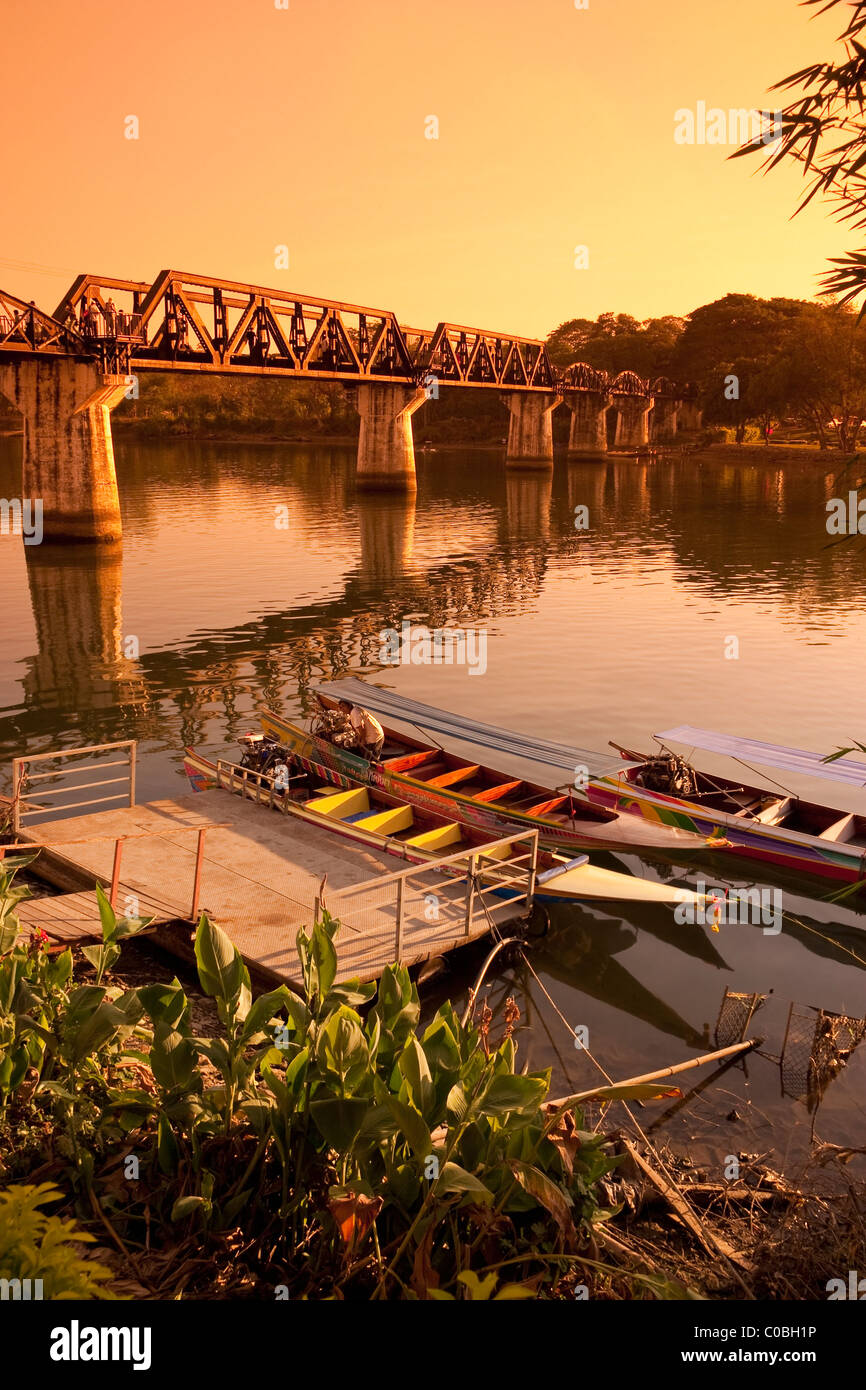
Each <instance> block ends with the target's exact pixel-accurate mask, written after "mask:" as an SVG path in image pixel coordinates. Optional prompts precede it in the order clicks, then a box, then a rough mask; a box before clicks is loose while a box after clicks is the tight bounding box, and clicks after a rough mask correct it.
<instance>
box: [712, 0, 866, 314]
mask: <svg viewBox="0 0 866 1390" xmlns="http://www.w3.org/2000/svg"><path fill="white" fill-rule="evenodd" d="M800 3H801V4H802V5H805V6H807V7H809V8H810V9H814V8H815V7H816V6H820V12H821V13H823V12H824V11H826V10H831V9H835V8H836V7H837V6H838V5H840V4H841V3H842V0H800ZM844 3H845V6H846V9H847V10H848V11H849V12H850V13H849V16H848V22H847V24H846V26H845V28H844V29H843V31H842V33H841V34H840V35H839V38H838V42H839V43H843V44H844V45H845V56H844V58H842V59H829V60H828V61H826V62H818V63H812V64H810V65H809V66H808V67H806V68H801V69H800V70H799V71H798V72H795V73H791V74H790V75H789V76H788V77H784V78H782V79H781V81H779V82H776V83H775V84H774V86H773V87H772V88H771V89H770V90H771V91H773V92H777V91H797V93H798V94H797V96H796V97H795V98H794V100H793V101H791V102H790V103H789V104H788V106H786V107H785V108H784V110H783V111H782V118H781V138H780V139H779V140H778V141H777V142H775V143H774V144H772V145H771V146H770V152H769V154H768V155H767V158H766V160H765V162H764V166H763V167H764V170H765V172H769V171H770V170H771V169H775V168H776V167H777V165H779V164H780V163H782V161H785V160H793V161H794V163H795V164H798V165H799V166H800V168H801V170H802V173H803V176H804V178H806V179H807V181H808V189H807V192H806V193H805V195H804V197H803V198H802V199H801V201H800V204H799V206H798V207H797V209H796V211H797V212H800V211H802V209H803V208H805V207H806V206H808V204H809V203H811V201H812V199H813V198H815V197H816V196H817V195H820V196H822V197H823V198H826V199H827V200H828V201H829V202H830V204H831V205H832V207H833V209H834V215H835V216H836V218H837V219H838V220H839V221H841V222H845V223H847V224H848V225H849V226H850V227H851V228H852V229H854V230H856V231H863V230H864V228H866V122H864V105H863V103H864V90H866V47H864V46H863V44H862V43H861V42H860V39H859V38H858V35H861V34H862V33H863V31H864V29H866V0H844ZM756 148H759V149H763V148H766V147H765V146H761V145H758V146H756V145H755V144H754V142H750V143H749V144H746V145H743V146H742V148H741V149H738V150H735V152H734V154H733V155H732V156H731V158H732V159H737V158H741V157H742V156H743V155H746V154H750V153H754V151H755V149H756ZM830 264H831V265H833V266H834V267H835V269H833V270H829V271H827V272H825V274H824V276H823V277H822V278H823V283H824V285H825V288H826V290H827V291H829V292H830V293H832V294H834V295H836V296H838V297H839V298H840V302H842V303H848V302H850V301H851V300H854V299H856V298H857V297H858V296H859V295H860V294H863V293H864V292H866V250H860V251H854V252H851V253H850V254H849V255H847V256H841V257H832V258H831V261H830ZM864 307H866V301H864ZM862 312H863V310H862V309H861V314H862Z"/></svg>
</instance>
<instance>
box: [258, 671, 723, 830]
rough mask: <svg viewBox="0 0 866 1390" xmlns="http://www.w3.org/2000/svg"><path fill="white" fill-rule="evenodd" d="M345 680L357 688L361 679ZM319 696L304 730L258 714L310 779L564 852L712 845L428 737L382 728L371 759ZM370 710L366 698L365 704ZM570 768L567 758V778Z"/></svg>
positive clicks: (332, 705)
mask: <svg viewBox="0 0 866 1390" xmlns="http://www.w3.org/2000/svg"><path fill="white" fill-rule="evenodd" d="M340 684H343V682H341V683H340ZM345 684H347V685H349V684H351V685H355V686H358V685H360V682H357V681H354V682H348V681H347V682H345ZM370 693H371V694H375V691H373V690H371V692H370ZM318 699H319V701H320V703H321V717H320V718H317V719H316V720H315V721H314V723H313V728H312V729H311V730H310V731H306V730H304V729H302V728H301V727H300V726H299V725H297V724H293V723H292V722H291V721H290V720H288V719H285V718H283V716H282V715H279V714H275V713H273V712H272V711H267V712H266V713H264V714H263V715H262V728H263V729H264V731H265V733H266V734H267V735H268V736H270V737H271V738H273V739H275V740H277V741H278V742H279V743H280V744H281V745H283V746H284V747H285V748H286V749H287V750H288V751H289V752H290V753H291V754H292V756H293V757H294V758H295V759H296V761H297V762H298V763H299V764H300V765H301V766H302V767H304V768H305V769H306V770H307V771H308V772H310V773H312V774H313V775H314V776H317V777H324V778H328V779H333V778H337V779H348V780H347V782H346V784H347V785H348V783H349V782H352V783H354V782H365V783H367V784H368V785H370V786H374V787H378V788H380V790H382V791H386V792H389V793H391V794H392V795H395V796H400V797H402V798H404V799H405V800H407V801H411V803H412V805H413V806H418V807H419V808H421V809H423V810H425V811H429V812H430V813H431V814H433V815H438V816H445V817H446V818H448V819H449V820H457V821H459V822H460V823H461V824H462V825H466V826H475V827H477V828H478V829H481V830H485V831H488V832H492V833H494V834H497V835H508V834H512V833H513V832H514V830H515V829H522V828H523V829H532V830H538V832H539V842H540V843H541V844H542V845H543V846H544V847H545V848H547V849H553V850H561V851H564V852H570V853H573V852H574V851H576V850H586V849H599V850H620V851H622V850H631V851H634V852H635V853H639V854H657V855H661V856H663V857H667V858H673V857H677V856H681V855H683V854H685V853H688V852H689V851H696V850H701V851H703V850H706V849H707V847H708V846H709V847H710V848H714V847H715V843H716V842H715V841H708V839H707V837H706V836H703V835H701V836H699V835H697V834H694V833H691V832H689V831H687V830H685V829H680V828H677V827H675V826H669V825H666V824H664V823H663V822H661V821H658V822H655V823H653V822H652V821H650V820H648V819H647V820H638V819H637V818H636V817H633V816H630V815H628V814H625V813H624V812H623V811H620V810H619V809H618V808H616V807H612V808H607V807H605V806H602V805H597V804H596V805H594V804H593V803H592V802H590V801H589V800H587V798H586V797H585V796H584V795H582V794H581V792H580V791H578V790H577V789H576V788H574V787H573V786H571V787H569V786H565V787H559V788H552V787H549V786H544V785H542V784H540V783H537V782H532V781H527V780H526V779H525V778H522V777H520V776H519V775H515V774H514V773H509V772H503V771H502V770H499V769H496V768H493V767H489V766H486V765H483V764H481V763H476V762H471V761H470V760H469V759H468V758H465V757H461V756H459V755H457V754H455V753H449V752H446V751H445V750H444V749H442V748H441V747H439V746H438V745H434V744H431V743H430V742H429V740H428V741H426V742H424V741H422V740H420V739H415V738H411V737H408V736H406V735H404V734H400V733H397V732H395V730H394V729H392V728H390V727H388V726H385V745H384V748H383V750H382V754H381V760H380V761H374V760H372V759H371V758H369V757H367V756H365V754H364V753H363V752H362V751H361V750H359V749H357V748H348V747H344V746H341V745H339V744H336V743H334V741H333V737H332V732H333V731H332V730H331V729H330V728H329V727H328V713H329V712H334V711H335V710H336V709H337V707H338V701H337V700H336V699H335V698H334V697H333V696H332V695H331V694H328V693H325V692H324V691H321V690H320V691H319V692H318ZM370 707H371V706H370V703H369V702H368V703H367V705H366V708H370ZM604 764H605V765H611V764H612V760H611V758H610V757H609V756H606V757H605V758H604ZM614 765H615V764H614ZM574 768H575V764H574V763H572V764H571V767H570V771H571V777H572V779H573V778H574Z"/></svg>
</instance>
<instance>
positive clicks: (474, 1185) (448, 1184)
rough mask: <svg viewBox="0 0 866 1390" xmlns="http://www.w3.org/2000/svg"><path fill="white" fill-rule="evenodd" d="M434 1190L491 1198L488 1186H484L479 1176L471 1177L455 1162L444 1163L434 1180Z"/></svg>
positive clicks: (483, 1198)
mask: <svg viewBox="0 0 866 1390" xmlns="http://www.w3.org/2000/svg"><path fill="white" fill-rule="evenodd" d="M436 1191H437V1192H439V1193H442V1192H466V1193H468V1194H469V1195H470V1196H472V1197H478V1198H479V1199H480V1200H481V1201H485V1202H490V1201H492V1200H493V1193H492V1192H491V1191H490V1188H489V1187H485V1186H484V1183H483V1182H481V1180H480V1178H476V1177H473V1175H472V1174H471V1173H467V1172H466V1169H465V1168H461V1167H460V1166H459V1164H457V1163H446V1164H445V1165H444V1167H443V1168H442V1171H441V1172H440V1174H439V1177H438V1179H437V1181H436Z"/></svg>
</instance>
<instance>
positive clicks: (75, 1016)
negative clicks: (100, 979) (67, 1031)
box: [63, 985, 105, 1027]
mask: <svg viewBox="0 0 866 1390" xmlns="http://www.w3.org/2000/svg"><path fill="white" fill-rule="evenodd" d="M104 998H105V990H104V988H103V986H102V985H79V986H78V988H77V989H74V990H72V992H71V993H70V995H69V999H68V1001H67V1004H66V1009H65V1012H64V1015H63V1022H64V1023H65V1024H66V1025H68V1026H72V1027H75V1025H76V1024H78V1023H83V1022H84V1020H85V1019H86V1018H89V1017H90V1015H91V1014H92V1013H94V1012H95V1010H96V1009H98V1008H99V1005H100V1004H101V1003H102V1001H103V999H104Z"/></svg>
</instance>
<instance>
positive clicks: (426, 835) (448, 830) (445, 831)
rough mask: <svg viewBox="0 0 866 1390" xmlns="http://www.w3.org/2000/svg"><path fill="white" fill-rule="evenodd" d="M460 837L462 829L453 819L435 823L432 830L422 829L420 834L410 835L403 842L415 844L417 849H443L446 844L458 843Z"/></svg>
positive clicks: (461, 837) (461, 836)
mask: <svg viewBox="0 0 866 1390" xmlns="http://www.w3.org/2000/svg"><path fill="white" fill-rule="evenodd" d="M462 839H463V831H462V830H461V828H460V826H459V825H458V824H457V822H456V820H455V821H451V822H450V824H449V825H437V826H436V827H435V829H433V830H422V832H421V834H420V835H413V836H411V838H410V839H408V840H405V841H404V844H407V845H416V846H417V847H418V849H445V848H446V846H448V845H459V844H460V843H461V841H462Z"/></svg>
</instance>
